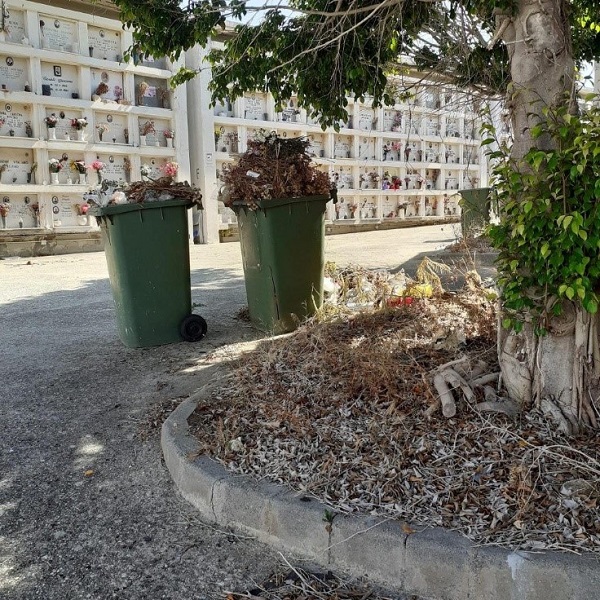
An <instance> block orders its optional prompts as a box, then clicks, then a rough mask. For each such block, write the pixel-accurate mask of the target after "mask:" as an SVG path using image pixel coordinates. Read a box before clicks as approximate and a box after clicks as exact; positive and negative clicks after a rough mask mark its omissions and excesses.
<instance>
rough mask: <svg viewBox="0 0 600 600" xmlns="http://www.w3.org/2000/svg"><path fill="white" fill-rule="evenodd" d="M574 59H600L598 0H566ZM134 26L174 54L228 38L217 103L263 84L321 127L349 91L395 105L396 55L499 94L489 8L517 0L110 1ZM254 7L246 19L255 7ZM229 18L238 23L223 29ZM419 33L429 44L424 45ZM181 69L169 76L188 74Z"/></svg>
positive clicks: (137, 44)
mask: <svg viewBox="0 0 600 600" xmlns="http://www.w3.org/2000/svg"><path fill="white" fill-rule="evenodd" d="M563 1H564V10H565V18H568V19H569V22H570V23H571V25H572V28H571V31H572V37H573V52H574V55H575V58H576V59H577V60H579V61H581V60H590V59H591V58H593V57H597V58H598V57H600V32H599V31H598V27H597V23H598V17H597V2H598V0H563ZM114 2H115V4H116V5H117V7H118V8H119V9H120V11H121V19H122V21H123V23H124V25H125V26H126V27H130V28H132V30H133V39H134V44H133V46H132V48H131V49H130V51H129V54H130V56H131V57H132V58H133V59H134V60H138V59H139V58H141V57H142V56H143V55H153V56H168V57H170V58H171V59H177V58H179V57H180V55H181V53H182V52H183V51H185V50H187V49H189V48H192V47H193V46H195V45H196V44H198V45H200V46H205V45H206V44H207V42H208V40H209V39H211V38H212V39H214V38H218V39H221V40H224V43H225V46H224V49H223V50H220V51H215V52H212V53H211V54H210V56H209V59H210V61H211V64H212V67H213V78H212V83H211V91H212V94H213V100H214V101H216V100H221V101H222V100H224V99H225V98H228V99H229V100H234V99H235V98H236V97H239V96H241V95H242V94H243V93H244V92H245V91H254V90H265V91H269V92H271V93H272V94H273V95H274V96H275V100H276V102H277V103H280V104H285V103H286V101H287V100H289V99H290V98H291V97H292V95H297V96H298V100H299V102H300V106H302V107H304V108H306V109H307V110H309V111H310V113H311V116H312V117H314V118H316V119H319V120H320V122H321V124H322V125H323V127H326V126H330V125H332V126H334V127H336V126H337V124H338V123H339V121H345V120H346V118H347V112H346V107H347V97H348V96H351V97H352V96H354V97H357V98H363V97H365V96H367V95H368V96H369V97H371V98H372V99H373V103H374V106H379V105H381V104H382V103H390V102H392V100H393V99H392V98H391V97H390V96H389V95H388V94H387V90H388V86H387V85H386V84H387V77H388V75H389V74H390V73H392V72H393V70H394V65H396V64H398V59H399V57H400V56H401V55H407V54H408V55H413V56H414V55H416V58H417V64H418V65H419V66H420V67H423V68H425V69H432V70H437V71H443V72H444V74H445V75H446V76H447V77H450V78H454V80H455V81H456V82H457V83H458V84H459V85H475V86H478V87H480V88H482V89H484V90H486V91H491V92H496V93H497V92H504V91H505V89H506V84H507V82H508V81H509V75H508V73H509V70H508V62H509V57H508V53H507V50H506V47H505V46H504V44H503V43H502V42H501V41H499V42H498V43H497V44H496V45H495V46H494V48H492V49H491V50H490V49H487V48H486V45H487V40H488V39H489V38H491V36H492V35H493V32H494V31H495V28H496V19H495V15H496V14H498V13H504V14H507V15H510V14H515V13H516V10H517V8H518V5H519V3H518V2H517V0H449V1H448V2H442V1H441V0H440V1H437V2H425V1H423V0H405V1H403V2H393V3H387V2H379V3H378V2H375V3H373V2H372V1H371V0H289V1H288V3H287V4H286V6H285V8H283V7H282V8H281V9H279V8H269V7H268V6H267V7H265V8H262V7H261V6H260V5H257V4H250V3H247V2H246V0H193V1H192V0H188V1H184V2H181V1H180V0H114ZM257 10H258V11H260V12H259V14H258V15H257V16H256V15H254V16H253V18H252V19H248V17H250V16H251V14H252V13H253V11H257ZM226 19H235V20H236V21H237V22H240V21H241V20H243V19H245V20H246V22H245V23H243V24H240V25H239V26H238V27H237V29H236V33H235V35H234V36H231V35H229V34H224V29H225V23H226ZM423 34H426V36H427V39H428V40H431V43H424V42H423ZM191 75H192V72H190V71H184V72H181V73H179V74H177V75H176V76H175V77H174V78H173V83H174V84H178V83H183V82H185V81H187V80H188V79H189V78H190V76H191Z"/></svg>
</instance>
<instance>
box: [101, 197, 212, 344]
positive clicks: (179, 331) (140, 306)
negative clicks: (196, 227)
mask: <svg viewBox="0 0 600 600" xmlns="http://www.w3.org/2000/svg"><path fill="white" fill-rule="evenodd" d="M190 207H191V204H190V203H189V202H188V201H187V200H178V199H173V200H164V201H156V202H146V203H142V204H137V203H136V204H119V205H110V206H106V207H94V208H92V209H91V210H90V214H92V215H94V216H95V217H96V220H97V221H98V224H99V226H100V230H101V232H102V238H103V242H104V252H105V255H106V262H107V264H108V274H109V277H110V285H111V288H112V294H113V299H114V302H115V309H116V315H117V329H118V332H119V338H120V339H121V341H122V342H123V344H125V346H128V347H130V348H143V347H147V346H160V345H162V344H170V343H173V342H179V341H182V340H186V341H196V340H199V339H201V338H202V337H204V335H205V334H206V321H205V320H204V319H203V318H202V317H200V316H199V315H193V314H192V300H191V291H190V255H189V246H188V223H187V213H186V209H187V208H190Z"/></svg>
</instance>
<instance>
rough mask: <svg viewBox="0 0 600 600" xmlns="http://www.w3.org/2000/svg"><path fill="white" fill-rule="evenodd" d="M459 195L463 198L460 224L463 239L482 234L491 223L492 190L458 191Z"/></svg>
mask: <svg viewBox="0 0 600 600" xmlns="http://www.w3.org/2000/svg"><path fill="white" fill-rule="evenodd" d="M458 193H459V194H460V195H461V196H462V200H461V201H460V206H461V209H462V212H461V218H460V223H461V229H462V234H463V237H472V236H474V235H478V234H480V233H481V232H482V231H483V230H484V229H485V227H486V226H487V225H488V224H489V222H490V208H491V196H490V188H475V189H472V190H458Z"/></svg>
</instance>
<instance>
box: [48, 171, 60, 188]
mask: <svg viewBox="0 0 600 600" xmlns="http://www.w3.org/2000/svg"><path fill="white" fill-rule="evenodd" d="M50 183H51V184H52V185H58V184H59V183H60V181H59V180H58V173H50Z"/></svg>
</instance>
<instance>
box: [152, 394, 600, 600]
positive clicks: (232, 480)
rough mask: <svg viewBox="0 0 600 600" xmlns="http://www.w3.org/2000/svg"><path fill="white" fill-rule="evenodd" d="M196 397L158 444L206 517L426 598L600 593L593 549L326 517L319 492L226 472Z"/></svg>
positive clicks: (505, 599) (588, 596) (558, 597)
mask: <svg viewBox="0 0 600 600" xmlns="http://www.w3.org/2000/svg"><path fill="white" fill-rule="evenodd" d="M201 397H202V392H200V393H199V394H197V395H196V396H195V397H193V398H190V399H189V400H187V401H185V402H184V403H183V404H181V405H180V406H179V407H178V408H177V409H176V410H175V411H174V412H173V413H172V414H171V416H170V417H169V418H168V419H167V420H166V421H165V423H164V424H163V427H162V436H161V443H162V449H163V454H164V458H165V462H166V464H167V467H168V469H169V471H170V473H171V476H172V477H173V480H174V482H175V485H176V487H177V488H178V490H179V491H180V492H181V494H182V496H183V497H184V498H185V499H186V500H188V501H189V502H190V503H191V504H193V505H194V506H195V507H196V508H197V509H198V510H199V511H200V513H201V514H202V516H203V518H204V519H206V520H207V521H209V522H212V523H216V524H219V525H221V526H231V527H234V528H236V529H237V530H239V531H243V532H245V533H247V534H250V535H252V536H254V537H255V538H256V539H258V540H260V541H261V542H265V543H267V544H270V545H272V546H274V547H276V548H278V549H280V550H281V551H283V552H289V553H292V554H295V555H299V556H303V557H305V558H307V559H310V560H313V561H315V562H317V563H320V564H322V565H324V566H327V567H330V568H334V567H338V568H339V569H340V570H345V571H349V572H351V573H352V574H354V575H356V576H366V577H368V579H370V580H371V581H373V582H376V583H377V584H380V585H382V586H384V587H387V588H391V589H397V590H402V591H404V592H407V593H410V594H416V595H418V596H423V597H426V598H435V599H442V600H467V599H468V600H600V561H599V560H597V559H595V558H593V557H589V556H574V555H569V554H563V553H558V552H548V553H544V554H538V553H530V552H510V551H507V550H506V549H503V548H498V547H492V546H486V547H476V546H473V545H472V544H471V543H470V542H469V541H468V540H467V539H465V538H464V537H462V536H461V535H459V534H457V533H454V532H450V531H446V530H443V529H439V528H426V529H423V530H420V531H418V532H417V533H414V534H411V535H406V533H404V532H403V531H402V528H401V526H400V524H399V523H398V522H395V521H390V520H385V519H381V518H373V517H368V516H367V517H365V516H346V515H337V516H335V518H334V519H333V522H332V523H331V524H330V523H329V522H328V521H327V520H326V518H325V515H326V512H325V511H326V507H325V506H324V505H322V504H320V503H319V502H318V501H316V500H314V499H309V498H304V497H301V496H298V495H297V494H294V493H292V492H290V491H288V490H286V489H285V488H283V487H281V486H276V485H273V484H269V483H262V482H257V481H254V480H252V479H251V478H250V477H247V476H240V475H234V474H232V473H229V472H228V471H226V470H225V468H223V467H222V466H221V465H220V464H218V463H217V462H216V461H214V460H212V459H210V458H208V457H206V456H200V455H199V453H198V444H197V442H196V441H195V440H194V438H193V436H191V435H190V433H189V430H188V422H187V421H188V418H189V416H190V415H191V414H192V413H193V412H194V409H195V408H196V405H197V402H198V400H199V399H200V398H201Z"/></svg>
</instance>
